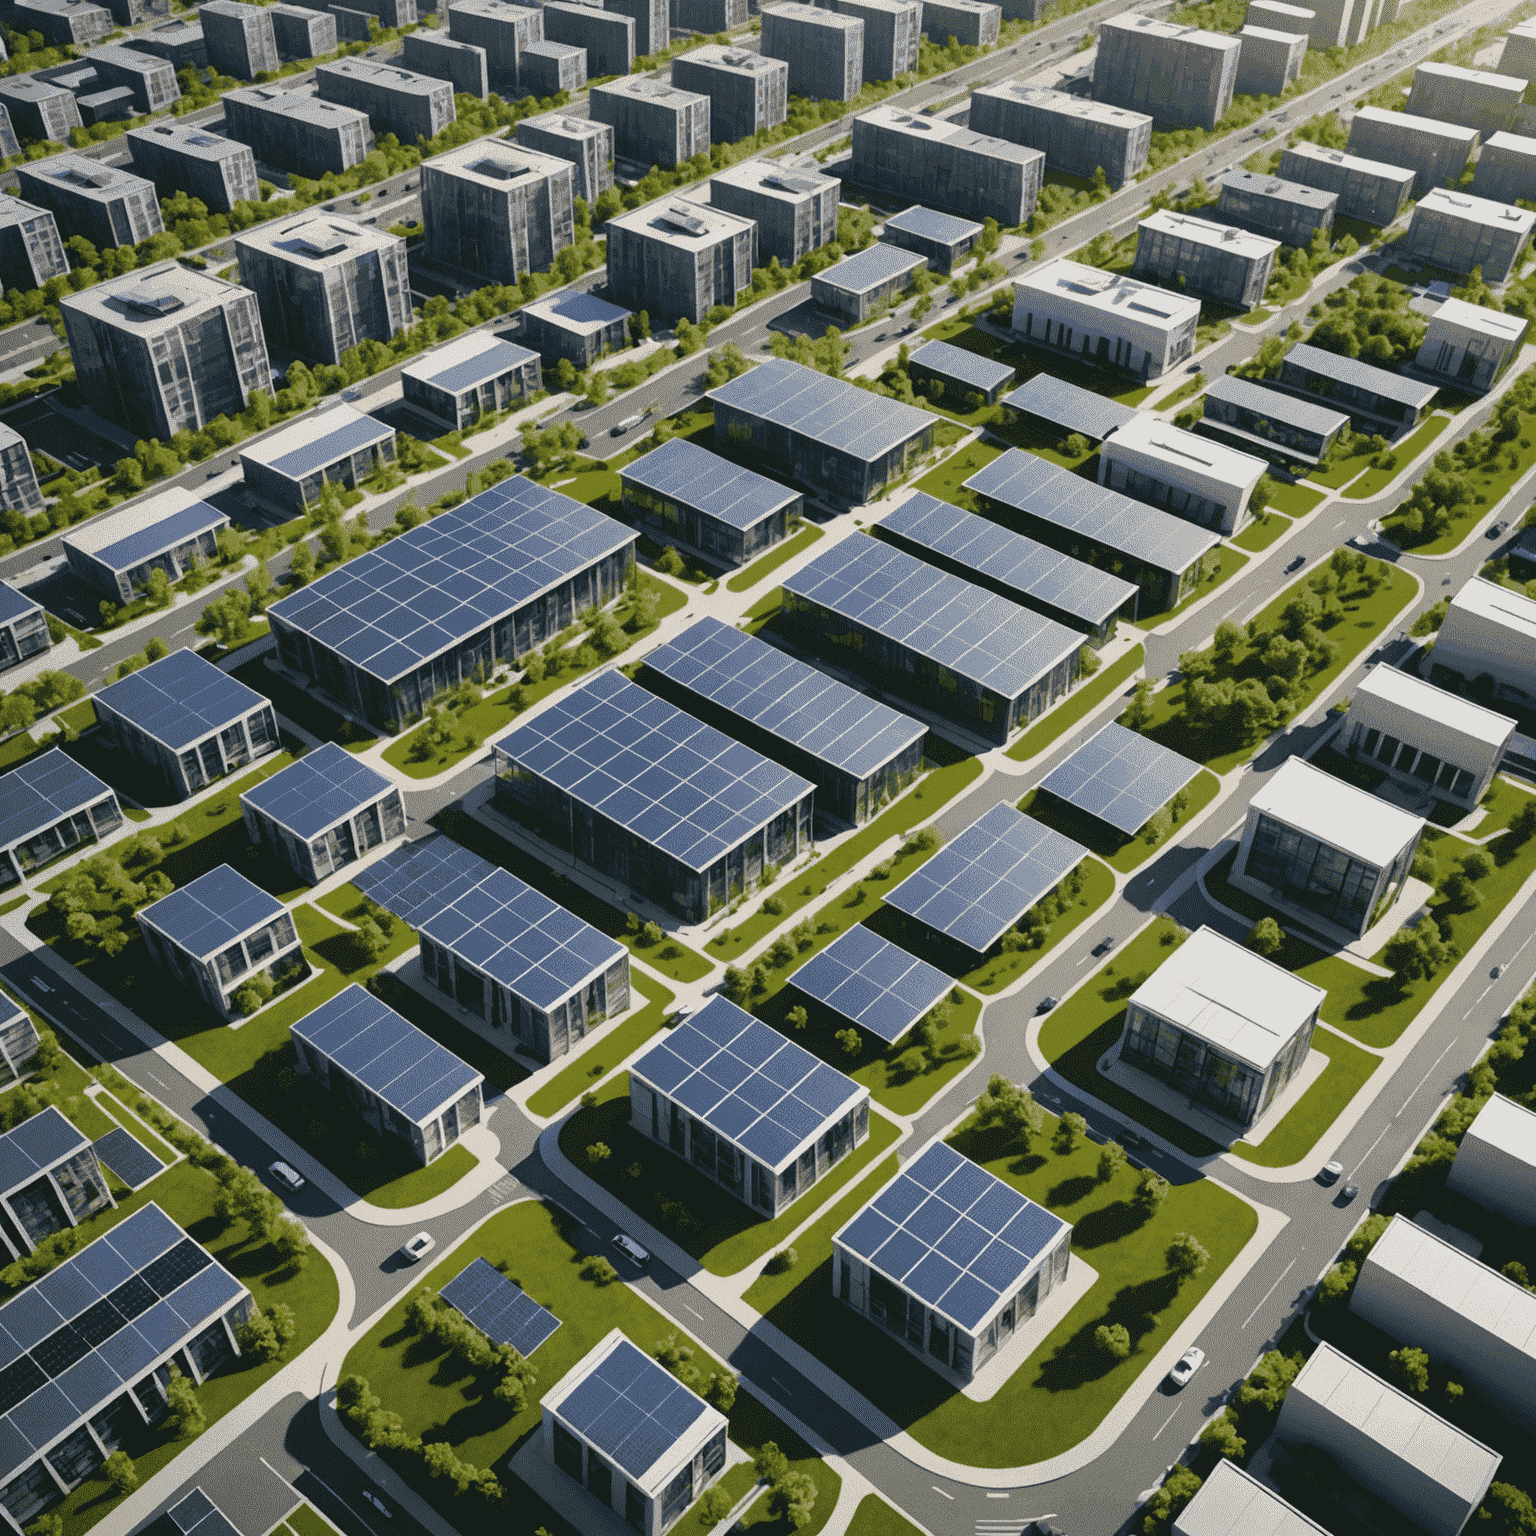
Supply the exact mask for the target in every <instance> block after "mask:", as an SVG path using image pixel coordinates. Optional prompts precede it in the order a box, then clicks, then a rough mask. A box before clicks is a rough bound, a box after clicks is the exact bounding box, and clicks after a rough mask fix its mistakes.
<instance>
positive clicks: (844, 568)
mask: <svg viewBox="0 0 1536 1536" xmlns="http://www.w3.org/2000/svg"><path fill="white" fill-rule="evenodd" d="M784 590H785V591H786V592H792V593H794V595H795V596H796V597H799V598H803V599H805V600H806V601H808V602H813V603H818V604H820V605H821V606H822V607H824V608H826V609H828V610H829V611H830V612H832V613H835V614H837V615H839V616H840V617H842V618H846V619H849V620H851V621H852V622H854V623H857V624H862V625H864V626H865V627H866V628H869V629H872V630H874V631H875V632H876V633H877V634H880V635H883V636H884V637H885V638H886V639H887V640H889V641H891V642H892V643H894V644H896V645H900V646H904V647H905V648H906V649H908V650H910V651H913V652H914V653H916V654H918V655H921V656H925V657H927V658H929V659H930V660H932V661H934V662H937V663H938V664H939V665H941V666H943V667H946V668H948V669H949V670H950V671H951V672H954V673H956V674H957V675H959V676H960V677H963V678H966V679H967V680H968V681H970V682H973V683H977V684H979V685H981V686H982V687H985V688H989V689H991V690H992V691H993V692H994V693H997V694H999V695H1001V696H1002V697H1003V698H1007V699H1013V698H1017V697H1018V695H1020V694H1021V693H1024V692H1025V691H1026V690H1027V689H1029V688H1030V687H1031V686H1033V684H1034V683H1036V682H1037V681H1038V680H1039V679H1040V678H1042V677H1044V676H1045V675H1046V674H1047V673H1049V672H1050V670H1051V669H1052V668H1053V667H1055V666H1056V665H1057V664H1058V663H1059V662H1061V661H1063V660H1065V659H1066V658H1067V657H1068V656H1070V655H1072V654H1073V653H1074V652H1075V651H1077V650H1078V649H1079V647H1081V645H1082V644H1083V637H1082V635H1080V634H1079V633H1078V632H1077V631H1076V630H1075V629H1068V628H1067V626H1066V625H1065V624H1058V623H1057V622H1056V620H1055V619H1048V618H1046V617H1045V616H1044V615H1043V614H1038V613H1034V612H1032V611H1031V610H1030V609H1028V608H1021V607H1020V606H1019V604H1017V603H1013V602H1010V601H1009V600H1008V599H1007V598H1006V597H999V596H998V595H997V594H996V593H994V592H989V591H987V590H986V589H985V588H984V587H978V586H975V585H973V584H972V583H971V582H968V581H963V580H962V579H961V578H960V577H958V576H951V575H949V574H948V572H945V571H939V570H935V569H934V567H933V566H931V565H928V564H926V563H925V562H924V561H922V560H919V559H918V558H917V557H916V556H915V555H909V554H908V553H907V552H906V551H905V550H902V549H897V548H895V547H894V546H892V545H890V544H884V543H882V542H881V541H879V540H878V539H873V538H871V537H870V536H869V535H868V534H867V533H863V532H854V533H851V534H849V535H848V536H847V537H846V538H844V539H842V540H840V541H839V542H838V543H836V544H834V545H832V547H831V548H830V549H826V550H823V552H822V553H821V554H820V555H818V556H817V557H816V558H815V559H814V560H812V561H811V562H810V564H809V565H805V566H802V567H801V569H800V570H798V571H796V572H795V573H794V574H793V575H791V576H788V577H786V578H785V580H784Z"/></svg>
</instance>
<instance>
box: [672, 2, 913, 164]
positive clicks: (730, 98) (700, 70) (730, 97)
mask: <svg viewBox="0 0 1536 1536" xmlns="http://www.w3.org/2000/svg"><path fill="white" fill-rule="evenodd" d="M893 3H894V0H893ZM672 84H673V85H675V86H676V87H677V88H678V90H680V91H696V92H697V93H698V94H699V95H701V96H707V97H709V132H710V137H711V139H713V140H714V142H715V143H717V144H735V143H737V142H739V141H740V140H742V139H746V138H750V137H751V136H752V135H753V134H754V133H759V132H761V131H762V130H763V129H765V128H777V127H778V126H779V124H780V123H782V122H783V121H784V119H785V117H786V116H787V114H788V111H789V65H788V64H786V63H785V62H784V61H783V60H782V59H769V58H764V56H763V55H762V54H760V53H753V52H751V51H750V50H749V49H746V48H728V47H722V46H721V45H720V44H719V43H706V44H705V45H704V46H703V47H702V48H694V49H691V50H690V51H689V52H687V53H685V54H683V55H682V56H681V57H680V58H677V59H674V60H673V61H672Z"/></svg>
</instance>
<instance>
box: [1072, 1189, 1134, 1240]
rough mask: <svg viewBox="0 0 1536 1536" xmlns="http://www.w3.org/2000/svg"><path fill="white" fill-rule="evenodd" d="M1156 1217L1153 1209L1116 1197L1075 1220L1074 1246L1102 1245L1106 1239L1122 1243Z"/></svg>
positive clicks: (1073, 1230) (1073, 1227)
mask: <svg viewBox="0 0 1536 1536" xmlns="http://www.w3.org/2000/svg"><path fill="white" fill-rule="evenodd" d="M1151 1219H1152V1212H1151V1211H1149V1210H1147V1209H1146V1208H1145V1207H1143V1206H1139V1205H1133V1204H1132V1203H1131V1202H1130V1201H1129V1200H1114V1201H1111V1203H1110V1204H1108V1205H1101V1206H1100V1207H1099V1208H1098V1209H1097V1210H1096V1211H1088V1212H1086V1213H1085V1214H1084V1215H1083V1217H1082V1219H1081V1220H1080V1221H1076V1222H1074V1223H1073V1224H1072V1246H1073V1247H1074V1248H1102V1247H1103V1246H1104V1245H1105V1244H1106V1243H1118V1242H1119V1241H1120V1240H1121V1238H1124V1237H1129V1236H1130V1235H1131V1234H1132V1233H1133V1232H1136V1231H1139V1230H1140V1229H1141V1228H1142V1227H1144V1226H1146V1224H1147V1223H1148V1222H1149V1221H1150V1220H1151Z"/></svg>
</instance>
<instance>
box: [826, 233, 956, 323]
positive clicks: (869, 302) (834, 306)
mask: <svg viewBox="0 0 1536 1536" xmlns="http://www.w3.org/2000/svg"><path fill="white" fill-rule="evenodd" d="M927 267H928V263H927V261H926V259H925V258H924V257H922V256H921V255H919V254H918V253H917V252H915V251H904V250H902V249H901V247H900V246H895V245H886V244H884V243H883V242H881V241H876V242H875V243H874V244H873V245H869V246H865V248H864V249H863V250H862V251H857V252H855V253H854V254H853V255H852V256H845V257H844V258H843V259H842V260H841V261H839V262H835V263H834V264H833V265H832V266H830V267H826V268H824V269H823V270H822V271H820V272H817V273H815V274H813V276H812V277H811V302H812V303H813V304H816V305H817V306H819V307H820V308H822V309H824V310H826V311H828V312H829V313H830V314H833V315H836V316H837V317H838V322H839V324H842V325H860V324H862V323H863V322H864V321H865V320H868V319H869V318H870V316H871V315H873V314H874V313H875V312H876V311H877V310H878V309H879V308H880V307H881V305H889V304H890V303H891V302H892V301H893V300H894V299H895V298H896V297H897V296H898V295H899V294H901V293H902V292H904V291H905V290H906V288H907V287H908V286H909V285H910V283H911V282H912V274H913V273H914V272H916V271H918V270H919V269H922V270H924V271H926V270H927Z"/></svg>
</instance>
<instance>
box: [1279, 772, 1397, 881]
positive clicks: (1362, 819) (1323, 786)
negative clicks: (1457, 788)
mask: <svg viewBox="0 0 1536 1536" xmlns="http://www.w3.org/2000/svg"><path fill="white" fill-rule="evenodd" d="M1249 805H1250V806H1251V807H1252V808H1253V809H1255V810H1259V811H1265V812H1267V813H1268V814H1269V815H1271V816H1273V817H1274V818H1275V819H1276V820H1277V821H1283V822H1284V823H1285V824H1286V826H1288V827H1295V828H1296V829H1297V831H1300V832H1306V833H1307V834H1308V835H1309V836H1311V837H1315V838H1317V839H1318V841H1319V842H1323V843H1327V844H1328V846H1329V847H1330V848H1337V849H1338V850H1339V852H1341V853H1347V854H1349V855H1350V856H1351V857H1352V858H1356V859H1360V860H1362V861H1363V862H1364V863H1367V864H1374V865H1375V866H1376V867H1377V868H1378V869H1380V868H1384V867H1385V866H1386V865H1388V864H1390V863H1391V862H1392V860H1393V859H1395V858H1396V857H1397V856H1398V854H1399V853H1401V852H1402V850H1403V849H1404V848H1405V847H1407V845H1408V844H1409V843H1410V842H1411V841H1412V840H1413V839H1414V838H1415V837H1417V836H1418V834H1419V832H1420V831H1421V830H1422V828H1423V826H1424V818H1423V817H1422V816H1413V815H1410V814H1409V813H1408V812H1407V811H1402V810H1399V809H1398V808H1397V807H1396V806H1395V805H1388V804H1387V802H1386V801H1385V800H1378V799H1377V798H1376V796H1375V795H1373V794H1371V793H1370V792H1369V791H1368V790H1364V789H1356V788H1355V786H1354V785H1353V784H1346V783H1345V782H1344V781H1343V780H1342V779H1336V778H1334V776H1333V775H1332V774H1331V773H1324V772H1323V770H1322V769H1321V768H1314V767H1313V766H1312V765H1311V763H1308V762H1304V761H1303V760H1302V759H1301V758H1299V757H1288V758H1287V759H1286V760H1285V762H1283V763H1282V764H1281V765H1280V768H1279V771H1278V772H1277V773H1276V774H1275V776H1274V777H1273V778H1272V779H1270V781H1269V782H1268V783H1267V784H1265V785H1262V786H1261V787H1260V789H1259V791H1258V793H1257V794H1255V795H1254V797H1253V799H1252V800H1251V801H1249Z"/></svg>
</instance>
